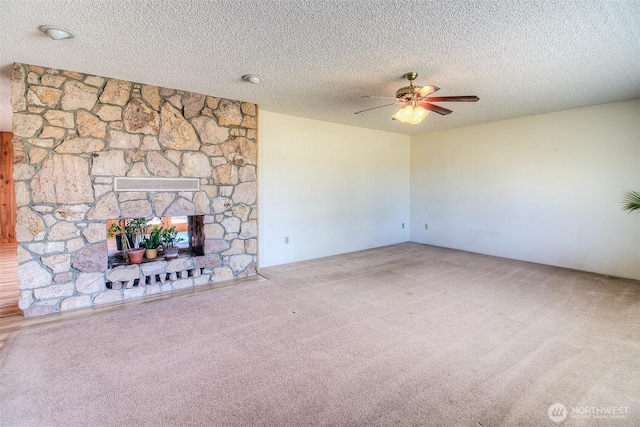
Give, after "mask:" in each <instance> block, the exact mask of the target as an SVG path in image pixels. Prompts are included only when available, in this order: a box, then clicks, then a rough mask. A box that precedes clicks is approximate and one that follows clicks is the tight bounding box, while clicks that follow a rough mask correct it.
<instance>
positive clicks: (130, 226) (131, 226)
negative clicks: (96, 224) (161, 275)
mask: <svg viewBox="0 0 640 427" xmlns="http://www.w3.org/2000/svg"><path fill="white" fill-rule="evenodd" d="M147 228H148V226H147V218H132V219H121V220H119V221H118V222H117V223H113V224H111V228H110V229H109V233H108V234H109V237H113V236H115V235H117V234H120V242H121V244H122V252H123V253H124V259H125V260H126V261H127V262H129V263H131V264H140V263H141V262H142V256H143V255H144V251H145V250H144V248H142V249H141V248H140V243H141V242H142V239H143V237H144V235H145V234H146V232H147ZM132 245H133V246H132Z"/></svg>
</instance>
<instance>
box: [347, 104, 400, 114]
mask: <svg viewBox="0 0 640 427" xmlns="http://www.w3.org/2000/svg"><path fill="white" fill-rule="evenodd" d="M396 104H397V103H396V102H392V103H391V104H385V105H378V106H377V107H373V108H367V109H366V110H360V111H356V112H355V113H353V114H360V113H364V112H365V111H371V110H375V109H376V108H382V107H388V106H390V105H396Z"/></svg>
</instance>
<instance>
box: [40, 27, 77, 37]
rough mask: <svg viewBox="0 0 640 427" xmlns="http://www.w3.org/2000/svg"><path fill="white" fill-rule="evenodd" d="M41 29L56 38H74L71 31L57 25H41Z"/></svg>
mask: <svg viewBox="0 0 640 427" xmlns="http://www.w3.org/2000/svg"><path fill="white" fill-rule="evenodd" d="M40 31H42V32H43V33H47V35H48V36H49V37H51V38H52V39H54V40H63V39H72V38H73V37H74V36H73V33H72V32H71V31H69V30H66V29H64V28H61V27H56V26H55V25H43V26H42V27H40Z"/></svg>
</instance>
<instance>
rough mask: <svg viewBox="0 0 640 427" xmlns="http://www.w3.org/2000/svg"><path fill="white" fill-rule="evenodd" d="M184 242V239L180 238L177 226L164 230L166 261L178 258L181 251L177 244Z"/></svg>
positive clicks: (163, 242) (163, 245)
mask: <svg viewBox="0 0 640 427" xmlns="http://www.w3.org/2000/svg"><path fill="white" fill-rule="evenodd" d="M182 240H184V239H183V238H182V237H178V232H177V231H176V226H175V225H172V226H171V227H169V228H165V229H164V230H162V247H163V248H164V250H163V252H164V259H175V258H178V252H179V251H180V249H179V248H178V246H176V243H178V242H181V241H182Z"/></svg>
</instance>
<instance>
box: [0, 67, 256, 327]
mask: <svg viewBox="0 0 640 427" xmlns="http://www.w3.org/2000/svg"><path fill="white" fill-rule="evenodd" d="M11 83H12V86H11V102H12V106H13V135H14V139H13V146H14V147H13V148H14V156H15V159H14V160H15V163H14V179H15V183H16V184H15V185H16V201H17V205H18V211H17V218H16V219H17V221H16V236H17V239H18V242H19V247H18V262H19V266H18V276H19V281H20V289H21V293H20V303H19V305H20V308H21V309H22V310H23V312H24V314H25V316H36V315H42V314H47V313H52V312H56V311H64V310H69V309H74V308H79V307H86V306H90V305H93V304H101V303H105V302H113V301H119V300H122V299H127V298H133V297H138V296H141V295H147V294H151V293H158V292H163V291H170V290H173V289H177V288H183V287H186V286H195V285H200V284H204V283H209V282H216V281H222V280H228V279H231V278H234V277H242V276H246V275H251V274H255V272H256V264H257V259H256V256H257V255H256V254H257V237H258V236H257V215H258V213H257V203H256V195H257V185H256V168H257V141H256V137H257V124H256V112H257V108H256V105H255V104H249V103H243V102H239V101H234V100H228V99H221V98H216V97H212V96H206V95H201V94H196V93H190V92H185V91H180V90H174V89H167V88H161V87H156V86H152V85H145V84H140V83H132V82H127V81H123V80H116V79H110V78H106V77H100V76H93V75H87V74H83V73H78V72H72V71H64V70H57V69H51V68H44V67H39V66H33V65H24V64H14V69H13V75H12V82H11ZM125 176H126V177H163V178H178V177H181V178H198V179H199V180H200V189H201V190H200V191H197V192H188V191H185V192H114V188H113V181H114V177H125ZM180 215H205V227H204V237H205V244H204V252H205V255H204V256H200V257H193V259H188V260H186V261H185V260H182V261H178V263H184V264H185V265H184V266H182V267H183V268H182V267H181V268H182V269H176V268H175V266H173V267H172V264H171V262H169V263H167V262H162V263H158V264H157V266H156V268H160V267H162V268H163V269H164V270H163V272H162V273H161V274H159V272H158V273H149V272H143V271H142V267H138V266H136V267H135V270H136V271H137V272H138V273H135V272H133V270H134V269H133V268H132V269H129V270H130V271H128V272H127V274H125V275H126V280H125V281H124V282H123V281H119V280H114V279H113V277H116V276H118V274H120V272H119V271H114V270H113V269H111V270H109V269H108V268H107V243H106V239H107V234H106V220H108V219H114V218H134V217H151V216H180ZM174 264H175V263H174ZM147 268H149V267H147ZM167 268H168V269H167ZM120 269H121V270H123V268H120ZM147 273H148V274H147ZM136 274H138V278H137V279H136V278H135V277H133V276H135V275H136ZM174 276H175V277H174ZM150 277H151V279H150ZM156 278H158V279H159V280H158V281H156V280H155V279H156ZM160 279H161V280H160ZM113 283H116V285H115V286H113ZM123 283H124V286H123ZM127 284H135V287H134V286H127ZM107 285H109V287H107Z"/></svg>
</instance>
